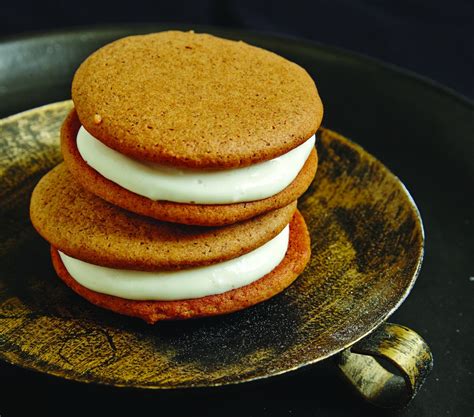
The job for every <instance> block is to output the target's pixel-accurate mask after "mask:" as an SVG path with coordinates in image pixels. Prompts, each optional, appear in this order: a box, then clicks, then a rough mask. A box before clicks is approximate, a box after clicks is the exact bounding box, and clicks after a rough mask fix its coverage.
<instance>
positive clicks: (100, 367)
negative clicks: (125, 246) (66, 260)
mask: <svg viewBox="0 0 474 417" xmlns="http://www.w3.org/2000/svg"><path fill="white" fill-rule="evenodd" d="M70 108H71V103H70V102H61V103H56V104H52V105H48V106H44V107H41V108H38V109H34V110H31V111H28V112H25V113H21V114H19V115H16V116H12V117H10V118H7V119H4V120H3V121H0V129H1V130H2V135H1V137H0V154H1V158H0V176H1V180H0V215H1V217H0V218H1V220H0V343H1V346H2V349H1V350H0V358H2V359H4V360H6V361H8V362H10V363H13V364H17V365H20V366H23V367H25V368H30V369H35V370H38V371H41V372H45V373H48V374H53V375H57V376H61V377H64V378H68V379H73V380H77V381H85V382H97V383H104V384H110V385H116V386H133V387H145V388H178V387H192V386H213V385H221V384H230V383H237V382H244V381H249V380H252V379H257V378H264V377H268V376H272V375H277V374H280V373H283V372H287V371H289V370H292V369H296V368H298V367H301V366H304V365H307V364H310V363H314V362H316V361H319V360H321V359H324V358H326V357H328V356H330V355H333V354H334V353H336V352H338V351H340V350H342V349H343V348H345V347H347V346H349V345H351V344H353V343H354V342H355V341H357V340H359V339H360V338H362V337H363V336H364V335H366V334H368V333H369V332H370V331H372V330H373V329H374V328H375V327H376V326H377V325H378V324H380V323H381V322H382V321H383V320H385V319H386V318H387V317H388V316H389V315H390V314H391V313H392V312H393V311H394V310H395V309H396V308H397V307H398V305H399V304H400V303H401V302H402V301H403V299H404V298H405V297H406V295H407V294H408V292H409V290H410V288H411V286H412V285H413V283H414V280H415V279H416V275H417V273H418V270H419V267H420V263H421V258H422V252H423V230H422V225H421V220H420V218H419V214H418V211H417V209H416V207H415V205H414V203H413V201H412V200H411V198H410V196H409V195H408V193H407V191H406V190H405V188H404V187H403V185H402V184H401V183H400V181H399V180H398V179H397V178H396V177H395V176H394V175H393V174H391V173H390V172H389V171H388V170H387V169H386V168H385V167H384V166H383V165H382V164H381V163H380V162H379V161H377V160H376V159H374V158H373V157H372V156H371V155H369V154H367V153H366V152H365V151H364V150H363V149H361V148H360V147H359V146H357V145H355V144H354V143H352V142H350V141H349V140H347V139H345V138H344V137H342V136H340V135H339V134H337V133H335V132H332V131H329V130H326V129H321V130H320V133H319V138H318V143H317V147H318V152H319V156H320V166H319V168H318V172H317V174H316V178H315V181H314V182H313V184H312V186H311V187H310V189H309V190H308V191H307V192H306V194H305V195H304V196H303V197H302V198H301V199H300V201H299V208H300V210H301V212H302V213H303V215H304V216H305V219H306V221H307V223H308V227H309V229H310V231H311V238H312V251H313V256H312V259H311V262H310V264H309V266H308V267H307V269H306V271H305V272H304V274H303V275H302V276H301V277H300V278H299V279H298V280H297V281H296V282H295V283H294V284H293V285H292V286H291V287H290V288H289V289H288V290H286V291H285V292H284V293H282V294H280V295H278V296H277V297H275V298H273V299H272V300H270V301H267V302H265V303H263V304H260V305H258V306H255V307H253V308H250V309H247V310H244V311H241V312H238V313H234V314H231V315H228V316H223V317H217V318H211V319H201V320H194V321H185V322H165V323H158V324H157V325H155V326H149V325H147V324H144V323H142V322H141V321H139V320H135V319H132V318H127V317H122V316H118V315H115V314H113V313H110V312H107V311H105V310H101V309H99V308H96V307H94V306H92V305H90V304H89V303H87V301H85V300H83V299H82V298H80V297H79V296H77V295H76V294H74V293H73V292H72V291H70V290H69V289H68V288H67V287H66V286H65V285H64V284H63V283H62V282H61V281H60V280H59V279H58V278H57V277H56V275H55V273H54V271H53V269H52V267H51V262H50V259H49V250H48V244H47V243H46V242H44V241H43V240H42V239H41V238H40V237H39V236H38V235H37V234H36V232H35V231H34V230H33V228H32V226H31V225H30V223H29V220H28V204H29V195H30V193H31V190H32V189H33V187H34V185H35V184H36V182H37V181H38V180H39V178H40V177H41V176H42V175H43V174H44V173H45V172H46V171H48V170H49V169H50V168H51V167H52V166H54V165H55V164H56V163H58V162H59V161H60V160H61V156H60V152H59V137H58V136H59V127H60V125H61V122H62V120H63V119H64V117H65V115H66V114H67V112H68V110H69V109H70Z"/></svg>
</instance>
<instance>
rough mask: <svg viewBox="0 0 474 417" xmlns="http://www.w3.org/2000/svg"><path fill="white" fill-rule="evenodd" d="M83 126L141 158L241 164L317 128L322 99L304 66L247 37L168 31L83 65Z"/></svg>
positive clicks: (79, 77) (287, 146)
mask: <svg viewBox="0 0 474 417" xmlns="http://www.w3.org/2000/svg"><path fill="white" fill-rule="evenodd" d="M72 99H73V101H74V105H75V107H76V109H77V113H78V115H79V119H80V120H81V123H82V124H83V125H84V127H85V128H86V129H87V130H88V131H89V132H90V133H91V134H92V135H93V136H95V137H96V138H98V139H99V140H101V141H102V142H103V143H105V144H106V145H107V146H109V147H111V148H113V149H115V150H117V151H118V152H120V153H123V154H125V155H128V156H130V157H133V158H135V159H139V160H148V161H152V162H158V163H165V164H169V165H173V166H183V167H191V168H236V167H243V166H247V165H251V164H254V163H257V162H261V161H265V160H269V159H272V158H275V157H277V156H280V155H282V154H284V153H287V152H288V151H290V150H291V149H293V148H295V147H297V146H298V145H300V144H301V143H303V142H304V141H305V140H306V139H308V138H310V137H311V136H312V135H314V134H315V132H316V130H317V129H318V127H319V125H320V123H321V119H322V115H323V106H322V103H321V100H320V98H319V95H318V92H317V89H316V87H315V84H314V82H313V80H312V79H311V77H310V76H309V75H308V73H307V72H306V71H305V70H304V69H303V68H301V67H300V66H298V65H297V64H295V63H293V62H290V61H288V60H286V59H284V58H283V57H281V56H278V55H276V54H274V53H272V52H269V51H266V50H264V49H261V48H257V47H255V46H251V45H248V44H246V43H244V42H241V41H239V42H236V41H232V40H227V39H221V38H217V37H214V36H211V35H208V34H196V33H194V32H177V31H170V32H161V33H155V34H149V35H141V36H131V37H127V38H123V39H119V40H117V41H115V42H112V43H110V44H108V45H106V46H104V47H103V48H101V49H99V50H98V51H96V52H95V53H93V54H92V55H91V56H89V57H88V58H87V59H86V60H85V61H84V62H83V63H82V65H81V66H80V67H79V69H78V70H77V72H76V74H75V76H74V80H73V83H72Z"/></svg>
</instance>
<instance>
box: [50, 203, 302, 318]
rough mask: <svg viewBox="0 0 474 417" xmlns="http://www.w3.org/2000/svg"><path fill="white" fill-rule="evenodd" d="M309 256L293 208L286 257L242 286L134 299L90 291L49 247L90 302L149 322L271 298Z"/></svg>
mask: <svg viewBox="0 0 474 417" xmlns="http://www.w3.org/2000/svg"><path fill="white" fill-rule="evenodd" d="M310 255H311V247H310V238H309V233H308V230H307V228H306V224H305V222H304V219H303V216H301V214H300V213H299V212H298V211H296V212H295V214H294V217H293V219H292V221H291V223H290V241H289V246H288V250H287V252H286V255H285V258H283V260H282V261H281V263H280V264H279V265H278V266H277V267H276V268H275V269H274V270H273V271H271V272H270V273H268V274H267V275H265V276H264V277H262V278H260V279H259V280H257V281H255V282H253V283H252V284H249V285H247V286H245V287H241V288H237V289H235V290H231V291H228V292H225V293H223V294H217V295H210V296H207V297H203V298H196V299H192V300H181V301H134V300H126V299H123V298H119V297H115V296H111V295H106V294H100V293H97V292H95V291H91V290H89V289H87V288H85V287H83V286H82V285H80V284H79V283H78V282H77V281H75V280H74V279H73V278H72V277H71V275H70V274H69V273H68V272H67V270H66V268H65V267H64V265H63V263H62V261H61V258H60V257H59V255H58V252H57V250H56V249H54V247H51V256H52V259H53V265H54V268H55V270H56V272H57V273H58V275H59V277H60V278H61V279H62V280H63V281H64V282H65V283H66V284H67V285H68V286H69V287H70V288H72V289H73V290H74V291H75V292H76V293H77V294H79V295H80V296H82V297H84V298H85V299H87V300H88V301H90V302H91V303H93V304H95V305H97V306H99V307H102V308H106V309H108V310H112V311H114V312H116V313H120V314H125V315H127V316H133V317H139V318H141V319H143V320H145V321H146V322H148V323H151V324H152V323H155V322H157V321H159V320H172V319H189V318H197V317H206V316H215V315H220V314H227V313H231V312H234V311H237V310H241V309H244V308H247V307H250V306H252V305H254V304H257V303H260V302H262V301H265V300H267V299H269V298H270V297H273V296H274V295H276V294H278V293H279V292H281V291H283V290H284V289H285V288H286V287H288V286H289V285H290V284H291V283H292V282H293V281H294V280H295V279H296V277H297V276H298V275H299V274H300V273H301V272H302V271H303V269H304V268H305V266H306V264H307V263H308V261H309V258H310Z"/></svg>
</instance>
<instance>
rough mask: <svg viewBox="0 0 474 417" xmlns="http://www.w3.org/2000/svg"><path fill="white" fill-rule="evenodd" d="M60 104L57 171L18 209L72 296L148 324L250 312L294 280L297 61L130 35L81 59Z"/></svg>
mask: <svg viewBox="0 0 474 417" xmlns="http://www.w3.org/2000/svg"><path fill="white" fill-rule="evenodd" d="M72 99H73V102H74V110H72V111H71V113H70V114H69V115H68V117H67V118H66V120H65V122H64V124H63V127H62V131H61V149H62V153H63V156H64V160H65V162H64V163H63V164H60V165H59V166H58V167H56V168H54V169H53V170H52V171H51V172H49V173H48V174H46V176H45V177H43V179H42V180H41V181H40V182H39V184H38V185H37V187H36V188H35V190H34V192H33V195H32V200H31V210H30V213H31V219H32V222H33V225H34V226H35V228H36V229H37V230H38V232H39V233H40V234H41V235H42V236H43V237H44V238H45V239H46V240H47V241H48V242H50V244H51V255H52V259H53V265H54V267H55V269H56V271H57V273H58V275H59V276H60V277H61V278H62V279H63V281H64V282H65V283H66V284H67V285H69V286H70V287H71V288H72V289H73V290H74V291H76V292H77V293H78V294H80V295H81V296H83V297H84V298H86V299H88V300H89V301H91V302H92V303H94V304H96V305H98V306H101V307H104V308H107V309H110V310H113V311H115V312H118V313H121V314H126V315H131V316H136V317H140V318H142V319H144V320H146V321H147V322H149V323H154V322H156V321H158V320H163V319H184V318H192V317H203V316H211V315H218V314H225V313H230V312H233V311H237V310H240V309H242V308H246V307H249V306H251V305H254V304H257V303H259V302H261V301H264V300H266V299H268V298H270V297H272V296H273V295H275V294H277V293H279V292H281V291H282V290H283V289H285V288H286V287H287V286H288V285H290V284H291V283H292V282H293V281H294V279H295V278H296V277H297V276H298V275H299V274H300V273H301V272H302V271H303V269H304V267H305V265H306V264H307V262H308V260H309V257H310V241H309V235H308V231H307V229H306V225H305V222H304V220H303V218H302V216H301V214H300V213H299V212H298V211H297V209H296V200H297V198H298V197H299V196H300V195H301V194H302V193H303V192H304V191H305V190H306V189H307V188H308V186H309V185H310V183H311V181H312V180H313V178H314V175H315V172H316V168H317V155H316V150H315V147H314V142H315V132H316V130H317V129H318V127H319V125H320V123H321V118H322V104H321V101H320V99H319V96H318V93H317V90H316V87H315V85H314V82H313V81H312V79H311V77H310V76H309V75H308V74H307V73H306V71H304V70H303V69H302V68H301V67H299V66H298V65H296V64H294V63H292V62H289V61H287V60H285V59H284V58H282V57H279V56H278V55H275V54H273V53H271V52H268V51H265V50H263V49H260V48H256V47H253V46H250V45H247V44H245V43H243V42H235V41H230V40H225V39H220V38H217V37H213V36H210V35H205V34H195V33H193V32H187V33H184V32H162V33H157V34H150V35H144V36H132V37H128V38H124V39H120V40H118V41H116V42H113V43H111V44H109V45H106V46H105V47H103V48H101V49H99V50H98V51H96V52H95V53H94V54H92V55H91V56H90V57H89V58H87V59H86V61H84V63H83V64H82V65H81V66H80V68H79V69H78V70H77V72H76V74H75V77H74V80H73V84H72Z"/></svg>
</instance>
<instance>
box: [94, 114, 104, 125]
mask: <svg viewBox="0 0 474 417" xmlns="http://www.w3.org/2000/svg"><path fill="white" fill-rule="evenodd" d="M94 123H95V124H96V125H100V124H101V123H102V116H101V115H100V114H97V113H96V114H94Z"/></svg>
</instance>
